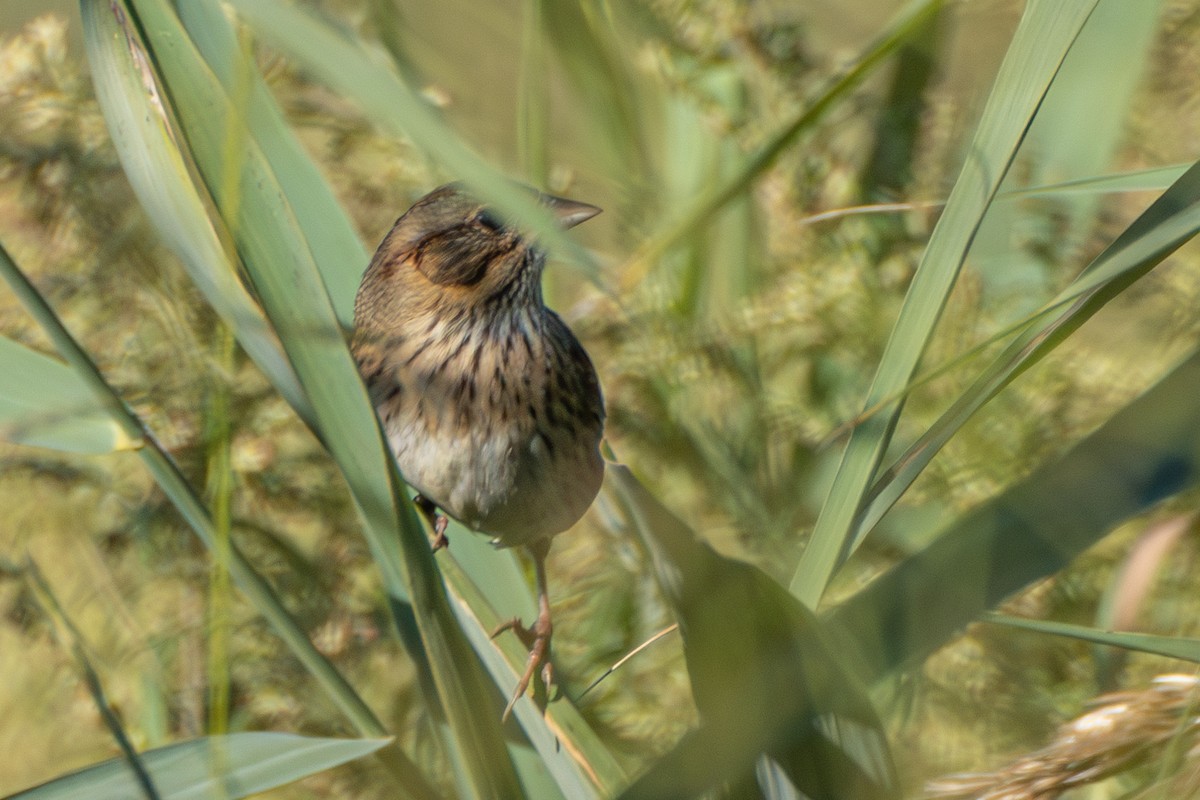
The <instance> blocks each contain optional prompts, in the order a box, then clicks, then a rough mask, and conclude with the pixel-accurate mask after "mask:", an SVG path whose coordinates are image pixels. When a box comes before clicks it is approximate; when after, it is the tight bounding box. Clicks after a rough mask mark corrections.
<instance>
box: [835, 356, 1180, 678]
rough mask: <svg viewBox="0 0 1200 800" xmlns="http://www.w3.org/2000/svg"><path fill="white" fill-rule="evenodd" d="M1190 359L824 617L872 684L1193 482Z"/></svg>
mask: <svg viewBox="0 0 1200 800" xmlns="http://www.w3.org/2000/svg"><path fill="white" fill-rule="evenodd" d="M1198 395H1200V352H1196V353H1193V354H1192V355H1191V356H1190V357H1189V358H1188V359H1186V360H1185V361H1183V362H1182V363H1181V364H1180V365H1179V366H1178V367H1176V368H1175V369H1174V370H1172V371H1171V372H1170V373H1169V374H1168V375H1167V376H1166V377H1164V378H1163V379H1162V380H1161V381H1159V382H1158V383H1157V384H1156V385H1155V386H1154V387H1153V388H1151V389H1149V390H1148V391H1147V392H1146V393H1145V394H1143V395H1142V396H1141V397H1139V398H1138V399H1136V400H1134V401H1133V402H1132V403H1130V404H1129V405H1128V406H1126V407H1125V408H1124V409H1122V410H1121V411H1120V412H1119V413H1117V414H1116V415H1114V416H1113V417H1112V418H1111V419H1109V421H1108V422H1106V423H1105V424H1104V425H1103V426H1101V427H1100V428H1099V429H1098V430H1097V431H1096V432H1095V433H1093V434H1092V435H1090V436H1088V437H1087V438H1085V439H1083V440H1082V441H1080V442H1079V443H1078V444H1077V445H1075V447H1073V448H1072V449H1071V450H1070V451H1068V452H1067V453H1066V454H1065V455H1064V456H1063V457H1062V458H1061V459H1059V460H1057V461H1055V462H1053V463H1050V464H1047V465H1045V466H1043V467H1041V468H1040V469H1038V470H1036V471H1034V472H1033V473H1032V474H1031V475H1029V476H1028V477H1027V478H1025V479H1024V480H1022V481H1020V482H1019V483H1017V484H1015V485H1014V486H1012V487H1011V488H1009V489H1008V490H1006V491H1005V492H1004V493H1003V494H1001V495H999V496H998V497H996V498H994V499H992V500H990V501H988V502H986V503H984V504H983V505H981V506H980V507H978V508H976V509H974V510H973V511H971V512H970V513H968V514H966V515H965V516H963V517H962V518H960V519H958V520H956V521H955V522H953V523H952V524H951V525H950V526H949V527H948V528H947V529H946V530H945V531H944V532H943V533H942V534H941V535H940V536H939V537H938V539H937V540H936V541H934V542H933V544H931V545H930V546H929V547H927V548H926V549H925V550H923V551H921V552H919V553H917V554H915V555H913V556H911V557H909V558H907V559H905V560H904V561H902V562H900V563H899V564H898V565H897V566H895V567H893V568H892V569H891V570H889V571H888V572H887V573H885V574H884V575H882V576H881V577H879V578H878V579H876V580H875V581H874V582H873V583H871V584H870V585H869V586H867V587H866V588H865V589H863V590H862V591H861V592H859V593H858V594H856V595H855V596H854V597H852V598H850V599H849V600H847V601H846V602H845V603H843V604H842V605H840V606H838V607H836V608H833V609H830V610H829V611H828V612H826V613H825V614H823V615H822V616H823V618H824V619H825V620H826V621H827V623H828V626H827V630H829V631H831V632H835V633H836V634H837V635H838V636H839V637H842V638H841V641H842V643H843V645H844V646H845V647H847V648H849V649H850V650H851V651H852V652H855V653H856V656H857V657H856V658H855V659H854V663H856V664H858V665H859V667H860V669H861V671H862V673H863V676H864V678H866V679H868V680H872V681H873V680H877V679H879V678H881V677H883V676H884V675H886V674H887V673H888V672H890V671H891V670H893V669H896V668H898V667H901V666H904V665H908V664H912V663H916V662H918V661H920V660H921V659H923V658H924V657H926V656H928V655H929V654H930V653H931V652H933V651H934V650H935V649H937V648H938V647H941V646H942V645H944V644H945V643H946V642H947V641H948V640H949V639H950V638H951V637H953V636H954V635H955V634H956V633H957V632H959V631H960V630H961V629H962V628H963V627H964V626H966V625H967V623H969V622H970V621H971V620H973V619H975V617H977V616H978V615H979V614H980V613H981V612H983V611H985V610H988V609H991V608H995V607H996V606H997V605H998V604H999V603H1001V602H1002V601H1003V600H1004V599H1005V598H1006V597H1008V596H1009V595H1011V594H1012V593H1014V592H1016V591H1018V590H1020V589H1022V588H1024V587H1025V586H1027V585H1029V584H1030V583H1032V582H1034V581H1037V580H1040V579H1042V578H1044V577H1046V576H1047V575H1051V574H1053V573H1054V572H1056V571H1058V570H1060V569H1062V568H1063V567H1064V566H1066V564H1067V563H1069V562H1070V561H1071V559H1073V558H1074V557H1076V556H1077V555H1079V553H1081V552H1083V551H1084V550H1085V549H1086V548H1088V547H1090V546H1091V545H1093V544H1095V543H1096V542H1097V541H1098V540H1099V539H1101V538H1102V537H1103V536H1104V535H1105V534H1106V533H1107V532H1108V531H1110V530H1112V528H1113V527H1114V526H1115V525H1117V524H1119V523H1120V522H1122V521H1123V520H1126V519H1128V518H1130V517H1132V516H1134V515H1136V514H1139V513H1142V512H1144V511H1146V510H1147V509H1149V508H1151V507H1153V506H1154V505H1155V504H1156V503H1158V502H1160V501H1161V500H1163V499H1164V498H1166V497H1170V496H1172V495H1174V494H1176V493H1177V492H1180V491H1182V490H1184V489H1186V488H1188V487H1190V486H1194V485H1195V484H1196V483H1197V482H1198V481H1200V405H1198V404H1197V403H1196V397H1197V396H1198Z"/></svg>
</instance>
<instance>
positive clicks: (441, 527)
mask: <svg viewBox="0 0 1200 800" xmlns="http://www.w3.org/2000/svg"><path fill="white" fill-rule="evenodd" d="M449 524H450V520H449V519H448V518H447V517H446V515H445V514H436V515H434V518H433V552H435V553H436V552H437V551H438V550H441V549H442V548H443V547H449V546H450V537H449V536H447V535H446V526H447V525H449Z"/></svg>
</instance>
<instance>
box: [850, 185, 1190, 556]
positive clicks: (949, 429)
mask: <svg viewBox="0 0 1200 800" xmlns="http://www.w3.org/2000/svg"><path fill="white" fill-rule="evenodd" d="M1198 231H1200V162H1197V163H1196V164H1195V165H1194V166H1193V167H1192V168H1191V169H1190V170H1188V171H1187V172H1186V173H1185V174H1184V175H1183V176H1181V177H1180V178H1179V180H1177V181H1176V182H1175V184H1174V185H1172V186H1171V187H1170V188H1169V189H1168V190H1167V191H1166V192H1164V193H1163V195H1162V196H1161V197H1160V198H1159V199H1158V200H1156V201H1155V202H1154V203H1153V204H1152V205H1151V206H1150V207H1149V208H1148V209H1146V211H1145V212H1144V213H1143V214H1142V215H1141V216H1140V217H1138V218H1137V219H1136V220H1135V221H1134V222H1133V223H1132V224H1131V225H1130V226H1129V227H1128V228H1127V229H1125V231H1123V232H1122V233H1121V235H1120V236H1119V237H1117V239H1116V240H1115V241H1114V242H1113V243H1112V244H1111V245H1109V246H1108V247H1107V248H1105V250H1104V252H1102V253H1101V254H1100V255H1099V256H1097V257H1096V258H1095V260H1093V261H1092V263H1091V264H1089V265H1088V267H1087V268H1086V269H1085V270H1084V271H1083V272H1082V273H1081V274H1080V275H1079V277H1078V278H1076V279H1075V280H1074V281H1073V282H1072V283H1071V285H1070V286H1068V287H1067V288H1066V289H1064V290H1063V292H1062V293H1060V294H1059V296H1058V297H1056V298H1055V299H1054V300H1053V301H1052V302H1051V303H1050V304H1049V305H1048V307H1047V308H1046V309H1045V310H1043V311H1042V312H1040V313H1039V314H1038V315H1036V316H1035V317H1034V318H1033V319H1032V320H1031V321H1030V323H1029V324H1028V325H1027V326H1025V329H1024V330H1023V331H1021V332H1020V334H1019V335H1018V336H1017V337H1016V338H1015V339H1014V340H1013V341H1012V342H1011V343H1010V344H1009V345H1008V346H1007V347H1005V349H1004V350H1003V352H1001V353H1000V354H999V355H998V356H996V358H995V359H994V360H993V361H992V362H991V363H990V364H989V365H988V366H987V368H985V369H984V370H983V371H982V372H981V373H980V375H979V377H978V378H976V379H975V381H974V382H972V384H971V385H970V386H969V387H967V388H966V389H965V390H964V391H963V392H962V393H961V394H960V395H959V396H958V398H957V399H956V400H955V401H954V403H953V404H952V405H951V406H950V408H949V409H947V410H946V411H945V413H943V414H942V415H941V416H940V417H939V418H938V419H937V420H936V421H935V422H934V423H933V425H931V426H930V428H929V429H928V430H927V431H926V432H925V433H924V434H922V435H921V437H920V438H919V439H918V440H917V441H916V442H914V443H913V444H912V445H911V446H909V447H908V449H907V450H905V452H904V453H903V454H902V455H901V456H900V457H898V458H897V459H896V461H895V462H894V463H893V464H892V465H891V466H890V467H888V469H887V470H886V471H885V472H883V473H882V474H881V476H880V478H879V480H878V481H876V483H875V485H874V486H872V488H871V492H870V494H869V495H868V498H867V501H866V503H865V504H864V505H863V510H862V512H861V514H860V515H859V516H858V518H857V519H856V520H855V523H854V528H853V533H854V536H855V538H856V539H859V538H861V537H863V536H865V535H866V534H867V533H868V532H870V531H871V530H872V529H874V527H875V525H876V524H877V523H878V522H879V520H880V519H881V518H882V517H883V515H884V514H886V513H887V511H888V509H890V508H891V507H892V505H893V504H894V503H895V502H896V501H897V500H898V499H899V498H900V496H901V495H903V494H904V492H905V491H907V489H908V487H909V486H911V485H912V482H913V481H914V480H916V478H917V476H918V475H920V473H921V471H922V470H924V469H925V467H926V466H927V465H928V464H929V462H930V461H932V460H933V457H934V456H935V455H936V454H937V452H938V451H939V450H941V448H942V447H943V446H944V445H945V443H946V442H947V441H949V439H950V437H952V436H953V435H954V434H955V433H956V432H957V431H958V430H959V429H960V428H961V427H962V426H963V424H965V423H966V421H967V420H968V419H970V418H971V416H972V415H973V414H974V413H975V412H976V411H978V410H979V409H980V408H981V407H982V406H983V405H984V404H985V403H987V402H988V401H989V400H991V399H992V398H993V397H995V396H996V395H997V394H998V393H999V392H1000V390H1001V389H1003V388H1004V387H1005V386H1007V385H1008V384H1010V383H1011V382H1012V381H1014V380H1016V378H1017V377H1018V376H1020V375H1021V373H1023V372H1024V371H1025V370H1027V369H1029V368H1030V367H1031V366H1033V365H1034V364H1035V363H1037V362H1038V361H1039V360H1041V358H1042V357H1043V356H1045V355H1046V354H1047V353H1049V352H1050V351H1051V350H1053V349H1054V348H1055V347H1057V346H1058V345H1059V344H1060V343H1061V342H1062V341H1063V340H1064V339H1066V338H1067V337H1068V336H1070V335H1071V334H1072V333H1074V332H1075V331H1076V330H1078V329H1079V326H1081V325H1082V324H1083V323H1084V322H1086V321H1087V320H1089V319H1091V317H1092V316H1093V315H1095V313H1096V312H1097V311H1099V310H1100V309H1101V308H1103V307H1104V306H1105V305H1106V304H1107V303H1108V302H1109V301H1110V300H1112V299H1113V298H1115V297H1117V296H1118V295H1119V294H1120V293H1121V292H1122V291H1124V290H1125V289H1126V288H1128V287H1129V286H1130V285H1131V284H1133V283H1134V281H1136V280H1138V279H1139V278H1141V277H1142V276H1144V275H1145V274H1146V273H1147V272H1149V271H1150V270H1151V269H1153V268H1154V267H1155V266H1157V265H1158V264H1160V263H1161V262H1162V261H1163V259H1165V258H1166V257H1167V256H1169V255H1170V254H1171V253H1173V252H1174V251H1175V250H1177V249H1178V248H1179V247H1181V246H1182V245H1183V244H1184V243H1186V242H1187V241H1188V240H1189V239H1191V238H1192V237H1194V236H1195V235H1196V233H1197V232H1198Z"/></svg>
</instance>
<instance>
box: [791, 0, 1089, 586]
mask: <svg viewBox="0 0 1200 800" xmlns="http://www.w3.org/2000/svg"><path fill="white" fill-rule="evenodd" d="M1096 1H1097V0H1070V2H1061V1H1060V0H1032V2H1030V3H1029V4H1028V5H1027V6H1026V8H1025V12H1024V14H1023V15H1022V17H1021V22H1020V24H1019V25H1018V27H1017V31H1016V34H1015V35H1014V37H1013V42H1012V44H1011V45H1010V47H1009V49H1008V53H1007V54H1006V55H1005V58H1004V62H1003V64H1001V66H1000V71H999V73H998V74H997V76H996V82H995V85H994V87H993V89H992V93H991V95H990V96H989V97H988V101H987V104H986V106H985V107H984V111H983V116H982V118H981V119H980V122H979V128H978V131H977V132H976V134H975V138H974V141H973V142H972V145H971V151H970V156H969V157H968V159H967V162H966V164H964V165H963V169H962V172H961V173H960V175H959V177H958V180H957V181H956V182H955V185H954V189H953V190H952V191H951V192H950V197H949V199H948V200H947V201H946V210H945V212H944V213H943V214H942V216H941V218H940V219H939V220H938V223H937V226H936V227H935V228H934V231H933V234H932V236H931V237H930V239H929V244H928V246H927V247H926V249H925V254H924V256H923V257H922V259H921V263H920V265H919V266H918V267H917V272H916V275H915V276H914V278H913V282H912V284H911V285H910V287H909V290H908V294H907V296H906V297H905V300H904V305H903V306H902V307H901V309H900V316H899V317H898V318H897V320H896V324H895V326H894V327H893V329H892V334H891V336H890V337H889V338H888V343H887V346H886V347H885V349H884V353H883V356H882V357H881V358H880V362H879V367H878V369H877V370H876V373H875V378H874V380H873V381H872V383H871V389H870V391H869V392H868V394H867V399H866V403H865V405H866V407H868V408H869V407H872V406H874V405H875V404H876V403H877V402H879V401H880V400H882V399H884V398H888V397H892V396H894V395H895V394H896V393H898V392H900V391H902V390H903V389H904V387H905V386H907V385H908V384H909V383H910V382H911V380H912V377H913V373H914V372H915V370H916V367H917V364H918V362H919V361H920V358H921V355H922V353H923V352H924V351H925V347H926V345H927V344H928V342H929V339H930V337H931V336H932V335H933V329H934V327H935V326H936V324H937V321H938V318H939V317H940V316H941V312H942V309H943V308H944V307H945V304H946V300H947V298H948V297H949V295H950V290H951V289H952V287H953V286H954V282H955V280H956V279H957V277H958V272H959V269H960V268H961V266H962V263H963V261H964V260H965V258H966V255H967V250H968V248H969V247H970V245H971V241H972V239H973V238H974V236H975V234H976V232H977V231H978V230H979V226H980V224H981V223H982V221H983V217H984V214H985V213H986V211H987V209H988V207H989V206H990V205H991V202H992V200H993V198H994V197H995V196H996V193H997V191H998V190H999V188H1000V183H1001V181H1002V180H1003V179H1004V176H1005V174H1006V173H1007V171H1008V168H1009V166H1010V164H1011V163H1012V159H1013V157H1014V156H1015V155H1016V151H1017V148H1018V147H1019V146H1020V144H1021V141H1022V140H1023V138H1024V136H1025V133H1026V131H1027V130H1028V128H1029V125H1030V123H1031V122H1032V120H1033V116H1034V114H1035V113H1036V112H1037V109H1038V106H1039V105H1040V104H1041V102H1042V99H1043V97H1044V96H1045V94H1046V91H1047V90H1048V88H1049V86H1050V83H1051V81H1052V80H1053V79H1054V76H1055V74H1056V73H1057V71H1058V69H1059V67H1060V66H1061V64H1062V61H1063V59H1064V58H1065V57H1066V53H1067V50H1068V49H1070V47H1071V44H1072V43H1073V42H1074V41H1075V38H1076V36H1078V34H1079V31H1080V29H1081V28H1082V27H1083V24H1084V23H1085V22H1086V21H1087V18H1088V16H1089V15H1090V14H1091V12H1092V9H1093V8H1094V7H1095V5H1096ZM903 407H904V403H903V402H902V401H900V402H896V403H893V404H891V405H890V406H889V407H888V408H887V409H886V410H885V411H883V412H880V413H879V414H876V415H874V416H872V417H871V418H869V419H867V420H866V421H865V422H864V423H863V424H861V425H859V426H858V427H857V428H855V429H854V431H853V433H851V435H850V441H849V442H848V443H847V445H846V449H845V451H844V452H843V454H842V460H841V463H840V464H839V465H838V471H837V474H836V476H835V477H834V481H833V485H832V486H831V487H830V490H829V494H828V496H827V498H826V501H825V503H824V505H823V506H822V508H821V512H820V515H819V516H818V518H817V523H816V526H815V528H814V530H813V533H812V537H811V538H810V539H809V542H808V545H807V547H806V548H805V550H804V554H803V555H802V556H801V559H800V564H799V565H798V566H797V568H796V572H795V574H794V575H793V577H792V581H791V584H790V587H789V588H790V589H791V591H792V593H793V594H794V595H796V596H797V597H798V598H800V600H801V601H802V602H803V603H804V604H805V605H808V606H809V607H815V606H816V605H817V604H818V602H819V601H820V599H821V595H822V594H823V593H824V591H825V587H826V586H827V585H828V583H829V579H830V577H831V576H832V575H833V572H834V570H835V569H836V568H837V567H838V565H839V564H840V563H841V561H842V560H844V559H845V557H846V556H847V555H848V554H849V553H850V552H851V551H852V549H853V547H854V545H855V544H856V543H855V542H854V540H853V537H852V535H851V534H852V526H853V524H854V519H855V517H856V516H857V514H858V513H859V511H860V509H861V507H862V503H863V501H864V498H865V495H866V492H867V489H868V487H869V486H870V482H871V481H872V479H873V478H874V477H875V472H876V470H877V468H878V466H879V462H880V460H881V459H882V458H883V455H884V452H885V451H886V449H887V446H888V443H889V442H890V441H891V438H892V432H893V431H894V430H895V426H896V422H897V420H898V419H899V416H900V412H901V411H902V409H903Z"/></svg>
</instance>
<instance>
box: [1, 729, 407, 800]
mask: <svg viewBox="0 0 1200 800" xmlns="http://www.w3.org/2000/svg"><path fill="white" fill-rule="evenodd" d="M389 741H390V740H389V739H318V738H315V737H310V736H296V735H293V734H288V733H233V734H229V735H228V736H210V737H207V738H204V739H193V740H191V741H188V742H179V743H178V744H171V745H167V746H166V747H158V748H155V749H153V750H148V751H146V752H145V753H142V754H140V756H139V759H140V760H141V762H142V763H143V764H145V766H146V770H147V772H148V773H149V774H150V776H151V778H152V779H153V781H154V785H155V787H157V789H158V794H157V796H158V797H159V798H162V800H204V798H209V797H226V798H230V800H233V798H241V797H249V796H250V795H253V794H258V793H259V792H265V791H267V790H268V789H273V788H274V787H276V786H283V785H284V784H288V783H291V782H293V781H297V780H300V779H301V778H305V777H308V776H309V775H315V774H317V773H318V772H323V771H325V770H327V769H330V768H331V767H336V766H338V765H339V764H345V763H346V762H347V761H353V760H354V759H356V758H362V757H363V756H365V755H369V754H371V753H373V752H375V751H376V750H378V749H380V748H381V747H384V746H385V745H387V743H388V742H389ZM216 764H223V765H224V766H225V769H224V770H223V771H222V772H221V773H220V774H213V772H212V770H213V767H214V765H216ZM140 797H145V795H144V794H143V793H142V792H141V791H140V789H139V787H138V785H137V783H135V781H134V778H133V776H132V775H131V774H130V771H129V766H128V764H127V763H126V762H125V761H124V760H122V759H119V758H114V759H110V760H108V761H104V762H101V763H99V764H95V765H93V766H90V767H85V768H84V769H82V770H79V771H78V772H72V773H71V774H69V775H64V776H62V777H61V778H56V779H54V780H52V781H49V782H47V783H43V784H42V785H40V786H37V787H34V788H32V789H26V790H25V791H23V792H18V793H17V794H14V795H10V796H9V797H7V798H5V800H130V798H140Z"/></svg>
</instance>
